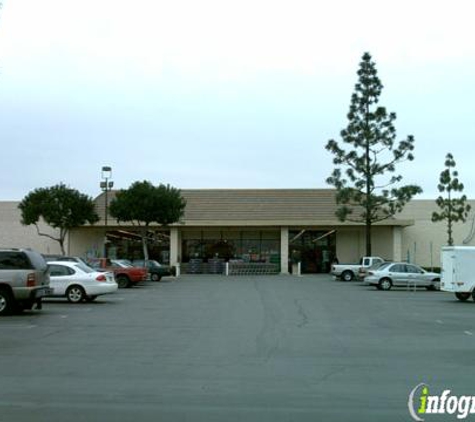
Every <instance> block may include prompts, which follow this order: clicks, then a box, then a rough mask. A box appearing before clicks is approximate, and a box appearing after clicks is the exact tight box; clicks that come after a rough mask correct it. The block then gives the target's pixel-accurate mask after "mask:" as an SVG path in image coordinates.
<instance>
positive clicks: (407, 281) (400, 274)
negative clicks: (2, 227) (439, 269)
mask: <svg viewBox="0 0 475 422" xmlns="http://www.w3.org/2000/svg"><path fill="white" fill-rule="evenodd" d="M364 284H368V285H372V286H376V287H377V288H378V289H379V290H390V289H391V287H393V286H398V287H425V288H427V289H428V290H438V289H440V274H437V273H432V272H429V271H426V270H424V269H422V268H421V267H419V266H418V265H414V264H407V263H405V262H388V263H385V264H383V265H381V266H380V267H378V268H377V269H375V270H371V271H369V272H368V274H367V276H366V277H365V278H364Z"/></svg>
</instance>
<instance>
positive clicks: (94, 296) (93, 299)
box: [85, 295, 97, 302]
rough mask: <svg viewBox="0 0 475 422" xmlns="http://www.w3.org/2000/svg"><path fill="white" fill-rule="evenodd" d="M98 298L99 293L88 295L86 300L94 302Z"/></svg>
mask: <svg viewBox="0 0 475 422" xmlns="http://www.w3.org/2000/svg"><path fill="white" fill-rule="evenodd" d="M96 298H97V295H90V296H86V299H85V300H86V302H94V301H95V300H96Z"/></svg>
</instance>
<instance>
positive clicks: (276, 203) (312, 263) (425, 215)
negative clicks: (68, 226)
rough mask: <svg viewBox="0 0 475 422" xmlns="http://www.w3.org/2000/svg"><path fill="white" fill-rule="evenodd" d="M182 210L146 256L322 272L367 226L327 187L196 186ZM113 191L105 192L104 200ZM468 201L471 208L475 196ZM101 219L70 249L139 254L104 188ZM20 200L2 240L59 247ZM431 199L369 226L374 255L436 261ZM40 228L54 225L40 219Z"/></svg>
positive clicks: (461, 230) (4, 212) (442, 231)
mask: <svg viewBox="0 0 475 422" xmlns="http://www.w3.org/2000/svg"><path fill="white" fill-rule="evenodd" d="M182 195H183V196H184V198H185V199H186V201H187V207H186V210H185V215H184V217H183V219H182V221H180V222H179V223H176V224H174V225H173V226H171V227H169V228H161V227H158V226H155V227H151V228H150V230H149V233H148V235H149V245H150V246H149V249H150V255H151V258H154V259H157V260H159V261H161V262H164V263H169V264H171V265H178V264H180V265H181V266H182V268H184V269H185V271H186V269H187V268H190V267H189V265H190V262H191V263H193V265H194V263H195V262H197V261H200V262H203V263H204V264H206V263H207V262H211V261H213V260H222V261H230V260H231V261H238V260H239V261H243V262H255V263H272V264H274V265H276V266H278V267H279V268H280V272H281V273H284V274H285V273H288V272H289V268H290V266H289V262H292V261H293V260H299V261H301V262H302V270H303V272H309V273H312V272H327V271H328V270H329V267H330V264H331V262H332V261H333V260H334V259H335V258H337V259H338V260H339V261H340V262H356V261H358V259H359V258H360V257H361V256H363V255H365V233H364V226H362V225H356V224H351V223H347V222H346V223H342V222H340V221H338V220H337V219H336V217H335V210H336V205H335V197H334V191H333V190H330V189H194V190H183V191H182ZM113 196H114V192H109V201H110V200H111V199H112V198H113ZM471 202H472V207H475V202H474V201H471ZM96 204H97V210H98V213H99V215H100V217H101V220H100V221H99V222H98V223H97V224H96V225H94V226H85V227H81V228H78V229H75V230H73V231H72V232H71V234H70V236H69V238H68V241H67V245H66V248H67V251H68V254H70V255H75V256H81V257H93V256H104V254H105V253H107V255H108V256H110V257H117V258H129V259H133V258H137V259H139V258H141V254H142V247H141V243H140V238H139V236H138V235H137V230H138V227H137V226H133V225H128V224H118V223H117V222H116V221H115V220H114V219H113V218H111V217H110V216H108V219H107V226H105V224H104V223H105V218H104V216H105V211H106V207H105V195H104V194H102V195H100V196H99V197H98V198H97V199H96ZM17 207H18V203H15V202H3V203H0V238H1V241H0V245H1V246H5V247H12V246H14V247H32V248H34V249H37V250H39V251H40V252H43V253H47V254H55V253H59V246H58V244H57V242H54V241H53V240H51V239H49V238H46V237H40V236H38V235H37V233H36V229H35V228H34V227H32V226H30V227H25V226H22V225H21V223H20V213H19V210H18V208H17ZM434 210H436V205H435V201H433V200H413V201H412V202H411V203H409V204H408V205H407V206H406V207H405V209H404V211H403V212H402V213H401V214H399V215H397V216H396V218H393V219H389V220H386V221H384V222H381V223H379V224H377V225H375V226H373V235H372V248H373V255H377V256H381V257H383V258H385V259H388V260H396V261H399V260H404V261H409V262H414V263H417V264H419V265H422V266H425V267H438V266H440V248H441V247H442V246H443V245H445V244H446V242H447V229H446V224H444V223H432V222H431V215H432V211H434ZM42 229H43V230H49V233H51V234H54V231H52V230H51V229H49V228H48V227H45V226H43V227H42ZM474 238H475V227H474V213H473V211H472V213H471V214H470V216H469V219H468V221H467V222H466V223H458V224H455V226H454V240H455V243H456V244H458V245H463V244H466V245H472V246H473V245H475V240H474Z"/></svg>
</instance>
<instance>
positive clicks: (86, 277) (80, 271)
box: [48, 261, 118, 303]
mask: <svg viewBox="0 0 475 422" xmlns="http://www.w3.org/2000/svg"><path fill="white" fill-rule="evenodd" d="M48 269H49V274H50V286H51V287H52V288H53V289H54V290H53V295H52V296H60V297H66V298H67V299H68V301H69V302H71V303H79V302H82V301H83V300H85V301H87V302H92V301H93V300H94V299H95V298H96V297H97V296H99V295H104V294H107V293H114V292H116V291H117V289H118V285H117V283H116V281H115V279H114V274H113V273H111V272H99V271H96V270H95V269H93V268H91V267H89V266H87V265H86V264H84V263H81V262H69V261H52V262H49V263H48Z"/></svg>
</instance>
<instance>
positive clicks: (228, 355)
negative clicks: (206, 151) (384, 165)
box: [0, 275, 475, 422]
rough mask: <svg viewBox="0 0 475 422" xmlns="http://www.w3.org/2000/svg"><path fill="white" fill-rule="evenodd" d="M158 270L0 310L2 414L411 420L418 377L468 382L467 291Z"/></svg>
mask: <svg viewBox="0 0 475 422" xmlns="http://www.w3.org/2000/svg"><path fill="white" fill-rule="evenodd" d="M169 280H170V281H166V282H160V283H152V282H147V283H145V284H144V285H141V286H138V287H134V288H132V289H121V290H120V291H119V292H118V293H116V294H112V295H107V296H104V297H100V298H98V299H97V302H94V303H84V304H79V305H72V304H68V303H67V302H66V301H65V300H60V299H54V300H49V301H46V302H45V304H44V306H43V310H42V311H32V312H25V313H24V314H22V315H15V316H9V317H4V318H1V319H0V339H1V340H0V344H1V346H0V362H1V376H0V421H2V422H3V421H4V422H15V421H33V422H36V421H41V422H42V421H44V422H46V421H48V422H54V421H65V420H66V421H68V422H75V421H111V422H112V421H124V422H125V421H135V422H140V421H187V422H188V421H206V422H213V421H226V422H227V421H246V422H253V421H256V422H257V421H259V422H260V421H312V422H315V421H366V422H367V421H408V420H411V418H410V415H409V412H408V405H407V403H408V396H409V393H410V392H411V390H412V389H413V388H414V387H415V386H416V385H418V384H419V383H422V382H424V383H427V384H428V385H430V386H431V388H432V389H433V390H434V391H435V390H440V391H441V390H444V389H450V390H452V391H453V392H454V394H458V395H475V386H474V383H473V376H472V375H473V369H472V368H473V364H474V362H475V354H474V353H473V350H474V349H475V327H474V323H473V321H474V320H475V304H474V303H473V302H472V301H469V302H467V303H462V302H459V301H457V300H456V299H455V298H454V297H453V295H451V294H448V293H442V292H429V291H426V290H417V291H413V290H406V289H403V288H402V289H393V290H391V291H387V292H386V291H378V290H376V289H375V288H372V287H366V286H363V285H361V283H358V282H351V283H345V282H341V281H334V280H332V279H331V277H330V276H328V275H308V276H303V277H292V276H263V277H227V278H226V277H221V276H206V275H195V276H191V275H188V276H187V275H185V276H182V277H181V278H179V279H177V280H176V281H175V280H174V279H169ZM446 418H447V416H446ZM432 419H433V420H456V418H455V416H454V417H452V419H444V418H441V417H440V416H439V417H436V416H434V417H433V418H432ZM426 420H427V421H429V420H431V418H430V417H429V416H427V417H426Z"/></svg>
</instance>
